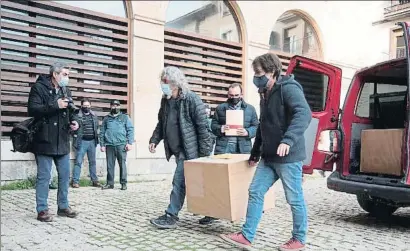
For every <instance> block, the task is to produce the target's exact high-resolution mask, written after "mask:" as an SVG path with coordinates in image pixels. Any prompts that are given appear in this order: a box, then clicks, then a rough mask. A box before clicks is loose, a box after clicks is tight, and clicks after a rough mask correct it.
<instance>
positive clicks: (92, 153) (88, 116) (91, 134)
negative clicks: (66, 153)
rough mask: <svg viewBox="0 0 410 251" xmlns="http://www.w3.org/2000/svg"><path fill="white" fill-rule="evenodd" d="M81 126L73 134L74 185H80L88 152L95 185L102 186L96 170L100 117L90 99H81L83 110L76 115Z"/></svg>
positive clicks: (92, 179) (91, 175) (76, 186)
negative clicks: (94, 110)
mask: <svg viewBox="0 0 410 251" xmlns="http://www.w3.org/2000/svg"><path fill="white" fill-rule="evenodd" d="M76 121H78V123H79V125H80V128H79V129H78V130H77V131H76V133H75V134H74V135H73V148H74V150H75V164H74V169H73V180H72V187H73V188H79V187H80V184H79V183H80V174H81V166H82V165H83V160H84V156H85V154H86V153H87V158H88V165H89V167H88V169H89V172H90V178H91V182H92V184H93V186H94V187H100V186H101V185H100V183H99V182H98V177H97V171H96V148H97V144H98V117H97V116H96V115H95V113H94V112H93V111H92V110H91V102H90V100H89V99H83V100H81V110H80V111H79V112H78V114H77V116H76Z"/></svg>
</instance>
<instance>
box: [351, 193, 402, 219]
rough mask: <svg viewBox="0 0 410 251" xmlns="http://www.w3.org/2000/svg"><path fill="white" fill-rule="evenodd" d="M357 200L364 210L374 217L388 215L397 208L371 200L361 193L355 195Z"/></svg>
mask: <svg viewBox="0 0 410 251" xmlns="http://www.w3.org/2000/svg"><path fill="white" fill-rule="evenodd" d="M357 202H359V205H360V207H361V208H362V209H363V210H364V211H366V212H368V213H369V214H370V215H372V216H376V217H389V216H391V215H392V214H393V213H394V212H396V210H397V209H398V207H395V206H391V205H387V204H385V203H383V202H379V201H376V200H373V199H372V198H370V197H369V196H367V195H363V194H358V195H357Z"/></svg>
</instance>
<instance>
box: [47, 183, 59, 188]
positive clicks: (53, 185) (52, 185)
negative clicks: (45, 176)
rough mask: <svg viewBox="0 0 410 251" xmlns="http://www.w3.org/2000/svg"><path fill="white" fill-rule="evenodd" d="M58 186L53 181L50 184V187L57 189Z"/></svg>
mask: <svg viewBox="0 0 410 251" xmlns="http://www.w3.org/2000/svg"><path fill="white" fill-rule="evenodd" d="M57 188H58V187H57V186H56V185H55V184H53V183H51V184H50V185H48V189H57Z"/></svg>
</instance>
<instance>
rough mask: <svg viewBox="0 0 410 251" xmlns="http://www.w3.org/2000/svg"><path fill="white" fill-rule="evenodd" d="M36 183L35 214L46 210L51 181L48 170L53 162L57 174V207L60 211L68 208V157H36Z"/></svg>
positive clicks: (67, 155)
mask: <svg viewBox="0 0 410 251" xmlns="http://www.w3.org/2000/svg"><path fill="white" fill-rule="evenodd" d="M35 157H36V163H37V181H36V203H37V208H36V209H37V212H38V213H40V212H41V211H44V210H48V203H47V200H48V191H49V188H48V186H49V182H50V179H51V174H50V170H51V168H52V163H53V161H54V163H55V165H56V169H57V173H58V192H57V205H58V208H60V209H66V208H68V199H67V196H68V186H69V182H70V155H69V154H66V155H60V156H48V155H38V154H37V155H36V156H35Z"/></svg>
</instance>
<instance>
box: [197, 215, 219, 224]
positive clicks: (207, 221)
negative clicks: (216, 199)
mask: <svg viewBox="0 0 410 251" xmlns="http://www.w3.org/2000/svg"><path fill="white" fill-rule="evenodd" d="M217 220H218V219H217V218H213V217H209V216H205V217H204V218H202V219H200V220H199V224H201V225H209V224H212V223H214V222H215V221H217Z"/></svg>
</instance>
